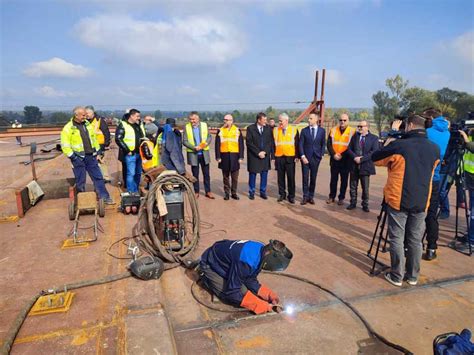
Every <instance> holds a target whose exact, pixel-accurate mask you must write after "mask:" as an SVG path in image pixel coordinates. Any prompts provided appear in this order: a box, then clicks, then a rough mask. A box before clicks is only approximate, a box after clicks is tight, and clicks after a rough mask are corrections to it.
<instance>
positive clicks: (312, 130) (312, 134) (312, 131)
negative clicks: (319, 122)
mask: <svg viewBox="0 0 474 355" xmlns="http://www.w3.org/2000/svg"><path fill="white" fill-rule="evenodd" d="M311 137H312V138H313V140H314V127H311Z"/></svg>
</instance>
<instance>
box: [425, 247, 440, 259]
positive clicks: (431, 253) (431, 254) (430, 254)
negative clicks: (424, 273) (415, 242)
mask: <svg viewBox="0 0 474 355" xmlns="http://www.w3.org/2000/svg"><path fill="white" fill-rule="evenodd" d="M436 257H437V255H436V249H426V253H425V255H424V258H423V259H425V260H427V261H431V260H434V259H436Z"/></svg>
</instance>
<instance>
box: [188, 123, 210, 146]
mask: <svg viewBox="0 0 474 355" xmlns="http://www.w3.org/2000/svg"><path fill="white" fill-rule="evenodd" d="M199 126H200V128H201V143H200V144H199V145H200V146H201V147H202V150H209V146H206V140H207V135H208V131H207V124H206V123H204V122H199ZM186 135H187V137H188V141H189V143H190V144H194V135H193V125H192V124H191V122H190V123H187V124H186ZM186 151H187V152H189V153H193V152H194V150H192V149H189V148H186Z"/></svg>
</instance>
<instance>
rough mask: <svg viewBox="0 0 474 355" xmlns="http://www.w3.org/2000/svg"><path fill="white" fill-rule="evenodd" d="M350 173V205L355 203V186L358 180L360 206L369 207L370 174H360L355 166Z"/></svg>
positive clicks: (356, 186)
mask: <svg viewBox="0 0 474 355" xmlns="http://www.w3.org/2000/svg"><path fill="white" fill-rule="evenodd" d="M350 175H351V177H350V181H351V182H350V194H351V205H357V188H358V185H359V181H360V185H361V186H362V207H369V182H370V175H360V173H359V168H358V167H355V168H354V171H351V174H350Z"/></svg>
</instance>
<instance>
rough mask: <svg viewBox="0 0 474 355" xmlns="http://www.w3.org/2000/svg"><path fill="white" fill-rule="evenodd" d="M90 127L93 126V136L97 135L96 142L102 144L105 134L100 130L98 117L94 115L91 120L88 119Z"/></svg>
mask: <svg viewBox="0 0 474 355" xmlns="http://www.w3.org/2000/svg"><path fill="white" fill-rule="evenodd" d="M90 122H91V124H92V127H93V128H94V132H95V136H96V137H97V143H99V144H104V143H105V136H104V133H102V131H101V130H100V118H97V117H94V118H93V119H92V121H90Z"/></svg>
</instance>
